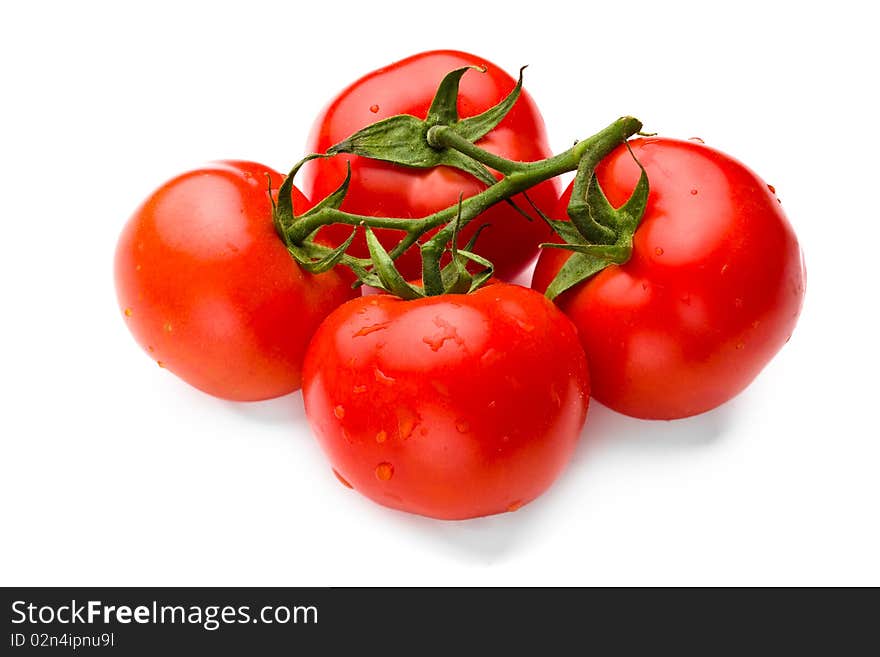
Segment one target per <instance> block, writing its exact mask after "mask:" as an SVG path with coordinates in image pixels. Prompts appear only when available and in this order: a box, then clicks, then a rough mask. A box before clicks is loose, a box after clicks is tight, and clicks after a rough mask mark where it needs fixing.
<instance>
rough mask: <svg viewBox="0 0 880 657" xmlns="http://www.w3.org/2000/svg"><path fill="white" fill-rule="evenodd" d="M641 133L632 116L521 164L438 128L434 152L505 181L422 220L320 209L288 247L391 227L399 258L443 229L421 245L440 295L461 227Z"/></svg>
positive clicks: (355, 265)
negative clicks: (327, 230)
mask: <svg viewBox="0 0 880 657" xmlns="http://www.w3.org/2000/svg"><path fill="white" fill-rule="evenodd" d="M641 129H642V123H641V122H640V121H639V120H638V119H635V118H633V117H631V116H626V117H622V118H620V119H618V120H617V121H615V122H614V123H612V124H611V125H609V126H608V127H606V128H605V129H603V130H601V131H600V132H598V133H596V134H595V135H593V136H592V137H589V138H588V139H584V140H583V141H579V142H578V143H577V144H575V145H574V146H573V147H572V148H569V149H568V150H567V151H565V152H563V153H560V154H559V155H556V156H553V157H550V158H548V159H546V160H539V161H537V162H517V161H513V160H507V159H505V158H502V157H499V156H497V155H495V154H493V153H489V152H488V151H485V150H483V149H482V148H480V147H478V146H476V145H474V144H472V143H471V142H469V141H468V140H467V139H464V138H463V137H460V136H459V135H458V134H456V132H455V131H454V130H453V129H451V128H450V127H449V126H445V125H436V126H433V127H431V128H430V129H429V130H428V131H427V136H426V139H427V142H428V144H429V145H430V146H431V147H432V148H435V149H452V150H455V151H458V152H459V153H462V154H464V155H467V156H468V157H470V158H472V159H473V160H476V161H477V162H480V163H482V164H484V165H486V166H487V167H490V168H492V169H494V170H496V171H498V172H499V173H501V174H503V177H502V178H501V179H500V180H498V181H497V182H496V183H494V184H493V185H490V186H489V187H487V188H486V189H485V190H483V191H482V192H480V193H479V194H476V195H474V196H471V197H469V198H467V199H464V200H463V201H462V202H461V204H460V205H459V204H457V203H456V204H455V205H451V206H449V207H448V208H445V209H443V210H441V211H439V212H435V213H434V214H431V215H428V216H426V217H423V218H421V219H411V218H397V217H373V216H368V215H359V214H352V213H349V212H345V211H342V210H339V209H338V208H337V207H331V206H325V207H320V206H319V207H318V208H316V211H312V212H308V213H306V214H304V215H302V216H300V217H297V218H295V219H294V221H292V222H289V223H286V224H284V225H283V231H284V238H285V242H288V243H290V244H294V245H297V244H303V243H304V242H305V241H306V240H307V239H308V238H309V237H310V236H312V235H313V234H314V233H315V232H316V231H317V230H318V229H320V228H321V227H322V226H327V225H330V224H347V225H350V226H353V227H358V226H367V227H369V228H390V229H394V230H398V231H401V232H402V233H404V235H403V237H402V239H401V240H400V241H399V242H398V243H397V244H396V245H395V247H394V248H393V249H392V250H391V251H390V253H389V255H390V256H391V258H392V259H396V258H398V257H399V256H400V255H401V254H402V253H404V252H405V251H406V250H407V249H409V248H411V247H412V246H413V245H414V244H415V243H416V242H417V241H418V240H419V238H420V237H422V236H423V235H425V233H427V232H429V231H431V230H433V229H435V228H437V227H438V226H444V227H443V228H442V229H441V230H440V231H438V232H437V233H436V234H435V235H434V236H432V237H431V238H430V239H429V240H427V241H426V242H424V243H423V244H422V245H421V250H422V258H423V272H422V274H423V283H424V286H425V293H426V294H428V295H432V294H440V293H442V291H443V284H442V281H441V278H440V258H441V256H442V255H443V252H444V251H445V249H446V246H447V244H448V243H449V240H450V239H451V238H452V235H453V233H454V232H455V230H456V228H455V226H456V225H458V227H459V228H461V227H463V226H465V225H467V224H468V223H469V222H470V221H472V220H473V219H475V218H476V217H478V216H479V215H480V214H481V213H482V212H484V211H485V210H487V209H488V208H490V207H492V206H493V205H495V204H496V203H499V202H502V201H505V200H507V199H510V198H511V197H513V196H515V195H517V194H519V193H522V192H525V191H527V190H528V189H530V188H532V187H534V186H535V185H537V184H538V183H541V182H543V181H545V180H549V179H551V178H554V177H556V176H558V175H560V174H563V173H566V172H568V171H575V170H577V169H578V168H579V167H580V166H582V163H583V162H586V163H587V165H586V166H589V168H590V171H592V168H593V166H595V163H597V162H599V161H600V160H601V159H602V158H604V157H605V156H606V155H608V154H609V153H610V152H611V151H612V150H613V149H614V148H615V147H617V146H619V145H620V144H622V143H624V142H625V141H626V140H627V139H628V138H629V137H631V136H633V135H635V134H636V133H638V132H639V131H640V130H641ZM309 157H310V158H311V157H313V156H309ZM299 167H300V165H297V166H296V167H294V170H293V171H292V172H291V173H292V174H293V173H295V172H296V171H297V170H298V169H299ZM313 250H314V251H315V253H316V254H318V253H321V254H326V253H327V252H329V251H330V249H329V248H328V247H323V249H322V248H321V247H318V246H317V245H313ZM339 262H340V263H341V264H344V265H348V266H349V267H351V268H352V269H353V270H354V271H355V273H356V274H359V273H360V272H359V270H365V269H367V267H368V264H369V260H365V259H363V258H352V257H350V256H347V255H345V254H340V257H339Z"/></svg>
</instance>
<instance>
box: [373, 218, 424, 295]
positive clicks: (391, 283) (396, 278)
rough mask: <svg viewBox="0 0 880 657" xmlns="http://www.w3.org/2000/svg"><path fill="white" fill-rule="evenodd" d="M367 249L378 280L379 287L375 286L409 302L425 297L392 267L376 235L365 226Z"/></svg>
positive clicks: (389, 257)
mask: <svg viewBox="0 0 880 657" xmlns="http://www.w3.org/2000/svg"><path fill="white" fill-rule="evenodd" d="M366 230H367V248H369V250H370V257H371V258H372V260H373V266H374V271H375V273H376V275H377V276H378V278H379V281H378V282H379V283H381V285H375V286H374V287H379V288H381V289H383V290H385V291H386V292H390V293H391V294H394V295H395V296H398V297H400V298H401V299H406V300H411V299H419V298H421V297H423V296H425V294H424V292H423V291H422V290H421V289H419V288H417V287H415V286H414V285H410V284H409V283H408V282H407V280H406V279H405V278H404V277H403V276H402V275H401V273H400V272H399V271H397V267H395V266H394V260H392V259H391V256H390V255H388V251H386V250H385V247H383V246H382V244H381V242H379V239H378V238H377V237H376V234H375V233H374V232H373V231H372V230H371V229H370V227H369V226H367V229H366Z"/></svg>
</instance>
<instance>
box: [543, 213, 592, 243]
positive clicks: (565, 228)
mask: <svg viewBox="0 0 880 657" xmlns="http://www.w3.org/2000/svg"><path fill="white" fill-rule="evenodd" d="M545 221H546V222H547V224H548V225H549V226H550V228H552V229H553V232H554V233H556V234H557V235H559V237H561V238H562V239H563V240H564V241H565V243H566V244H588V242H587V241H586V240H585V239H584V236H583V235H581V234H580V232H579V231H578V229H577V228H576V227H575V226H574V224H572V222H570V221H559V220H558V219H545ZM542 246H543V245H542Z"/></svg>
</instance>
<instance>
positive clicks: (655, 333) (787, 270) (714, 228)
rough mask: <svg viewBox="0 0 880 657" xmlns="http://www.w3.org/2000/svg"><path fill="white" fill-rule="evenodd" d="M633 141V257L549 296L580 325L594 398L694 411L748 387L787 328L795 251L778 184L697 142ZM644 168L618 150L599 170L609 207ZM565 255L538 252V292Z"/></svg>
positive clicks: (624, 408)
mask: <svg viewBox="0 0 880 657" xmlns="http://www.w3.org/2000/svg"><path fill="white" fill-rule="evenodd" d="M630 145H631V147H632V151H633V154H634V155H635V157H636V158H637V159H638V161H639V162H641V164H642V165H643V166H644V168H645V171H646V173H647V176H648V180H649V181H650V194H649V197H648V204H647V208H646V211H645V215H644V218H643V219H642V222H641V224H640V226H639V228H638V229H637V230H636V233H635V237H634V240H633V253H632V257H631V259H630V260H629V261H628V262H627V263H626V264H623V265H620V266H618V265H611V266H609V267H608V268H606V269H604V270H603V271H601V272H600V273H599V274H597V275H596V276H594V277H593V278H591V279H588V280H587V281H585V282H583V283H580V284H578V285H577V286H575V287H573V288H571V289H569V290H568V291H566V292H563V293H562V294H561V295H560V296H558V297H557V299H556V301H557V303H558V305H559V306H560V308H562V309H563V311H564V312H565V313H566V314H567V315H568V316H569V317H570V318H571V319H572V320H573V321H574V323H575V325H576V326H577V328H578V333H579V336H580V339H581V342H582V343H583V346H584V349H585V351H586V352H587V357H588V359H589V361H590V372H591V376H592V386H593V395H594V397H595V398H596V399H598V400H599V401H601V402H602V403H603V404H606V405H607V406H609V407H611V408H613V409H615V410H617V411H620V412H622V413H626V414H627V415H632V416H635V417H641V418H652V419H672V418H680V417H686V416H689V415H695V414H697V413H701V412H703V411H707V410H709V409H712V408H715V407H716V406H718V405H720V404H722V403H724V402H725V401H727V400H729V399H731V398H732V397H733V396H735V395H736V394H737V393H739V392H740V391H741V390H743V389H744V388H745V387H746V386H747V385H748V384H749V383H750V382H751V381H752V380H753V379H754V378H755V377H756V376H757V375H758V373H759V372H760V371H761V370H762V369H763V367H764V366H765V365H766V364H767V363H768V362H769V360H770V359H771V358H772V357H773V356H774V354H776V352H777V351H778V350H779V349H780V348H781V347H782V345H783V344H784V343H785V342H786V341H787V340H788V338H789V337H790V336H791V333H792V330H793V329H794V325H795V323H796V321H797V317H798V314H799V313H800V308H801V303H802V300H803V295H804V285H805V270H804V266H803V260H802V257H801V251H800V247H799V245H798V241H797V238H796V237H795V234H794V232H793V231H792V228H791V226H790V225H789V222H788V220H787V219H786V216H785V214H784V213H783V211H782V208H781V207H780V204H779V201H778V200H777V198H776V195H775V192H774V190H773V188H772V187H770V186H769V185H767V184H766V183H765V182H764V181H762V180H761V179H760V178H759V177H758V176H757V175H756V174H755V173H754V172H753V171H751V170H750V169H748V168H747V167H745V166H744V165H743V164H741V163H740V162H738V161H736V160H734V159H733V158H731V157H729V156H727V155H725V154H724V153H721V152H719V151H717V150H715V149H712V148H709V147H708V146H705V145H703V144H702V143H697V142H695V141H677V140H672V139H662V138H650V139H637V140H635V141H633V142H631V144H630ZM639 173H640V171H639V168H638V166H637V164H636V163H635V161H634V160H633V157H632V156H631V155H630V154H629V153H628V152H627V150H626V149H625V148H624V147H620V148H618V149H617V150H616V151H614V152H613V153H612V154H611V155H609V156H608V157H607V158H605V160H603V161H602V163H601V164H600V165H599V167H597V170H596V175H597V179H598V181H599V183H600V184H601V186H602V189H603V190H604V191H605V194H606V195H607V197H608V200H609V201H610V202H611V204H612V205H614V206H619V205H621V204H622V203H624V202H625V201H626V199H627V198H628V196H629V194H630V192H631V191H632V190H633V188H634V187H635V185H636V181H637V180H638V177H639ZM570 195H571V189H570V188H569V189H568V190H567V191H566V193H565V194H564V195H563V198H562V199H561V201H560V204H559V206H558V207H557V209H556V212H555V213H554V216H555V217H556V218H559V219H564V218H565V209H566V206H567V204H568V199H569V197H570ZM568 257H569V253H568V252H566V251H561V250H556V249H546V250H545V251H544V253H542V255H541V258H540V259H539V262H538V266H537V268H536V271H535V275H534V280H533V287H534V288H535V289H538V290H545V289H546V288H547V286H548V285H549V283H550V281H551V280H552V279H553V277H554V276H555V274H556V273H557V272H558V271H559V269H560V268H561V266H562V265H563V263H564V262H565V261H566V259H567V258H568Z"/></svg>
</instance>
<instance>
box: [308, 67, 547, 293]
mask: <svg viewBox="0 0 880 657" xmlns="http://www.w3.org/2000/svg"><path fill="white" fill-rule="evenodd" d="M469 65H471V66H480V67H485V68H486V72H485V73H478V72H472V73H468V74H467V75H465V76H464V77H463V78H462V80H461V86H460V89H459V96H458V110H459V115H460V116H461V117H469V116H474V115H477V114H480V113H481V112H484V111H485V110H487V109H489V108H491V107H493V106H494V105H496V104H497V103H499V102H500V101H501V100H503V99H504V98H505V96H506V95H507V94H508V93H510V91H511V90H512V89H513V87H514V85H515V81H514V79H513V78H511V77H510V76H509V75H508V74H507V73H505V72H504V71H503V70H502V69H500V68H499V67H498V66H496V65H494V64H492V63H490V62H488V61H487V60H485V59H482V58H480V57H476V56H475V55H470V54H467V53H463V52H456V51H451V50H440V51H432V52H425V53H421V54H418V55H413V56H412V57H408V58H407V59H404V60H401V61H399V62H396V63H394V64H391V65H390V66H387V67H385V68H382V69H379V70H378V71H374V72H373V73H370V74H368V75H366V76H364V77H363V78H361V79H360V80H358V81H356V82H355V83H354V84H352V85H351V86H349V87H348V88H346V89H345V90H344V91H342V92H341V93H340V94H339V95H338V96H336V98H334V99H333V100H332V101H331V102H330V103H329V104H328V106H327V107H326V108H325V109H324V111H323V112H322V113H321V115H320V116H319V117H318V119H317V120H316V122H315V124H314V126H313V128H312V132H311V136H310V137H309V143H308V150H309V151H311V152H316V153H324V152H326V151H327V149H328V148H330V147H331V146H333V145H334V144H336V143H338V142H341V141H343V140H344V139H346V138H347V137H349V136H350V135H352V134H353V133H355V132H357V131H358V130H360V129H361V128H363V127H365V126H367V125H369V124H371V123H375V122H376V121H380V120H382V119H384V118H387V117H390V116H394V115H398V114H409V115H412V116H415V117H418V118H420V119H424V118H425V116H426V115H427V113H428V108H429V107H430V105H431V101H432V99H433V97H434V94H435V92H436V91H437V85H438V84H439V82H440V81H441V80H442V79H443V77H444V76H445V75H446V74H447V73H449V72H450V71H452V70H454V69H457V68H460V67H462V66H469ZM478 145H479V146H480V147H481V148H484V149H485V150H487V151H490V152H492V153H495V154H496V155H500V156H502V157H505V158H508V159H512V160H520V161H533V160H539V159H544V158H547V157H549V156H550V155H551V152H550V148H549V145H548V143H547V137H546V134H545V130H544V121H543V119H542V118H541V115H540V113H539V112H538V108H537V106H536V105H535V103H534V101H533V100H532V98H531V97H530V96H529V95H528V93H526V92H525V91H523V92H522V94H521V96H520V97H519V99H518V100H517V102H516V104H515V105H514V106H513V108H512V109H511V110H510V113H509V114H507V116H506V117H505V118H504V119H503V120H502V121H501V123H500V124H499V125H498V126H497V127H496V128H495V129H494V130H492V131H491V132H489V133H488V134H487V135H486V136H485V137H483V139H481V140H480V141H479V142H478ZM347 161H348V162H350V163H351V184H350V186H349V189H348V194H347V195H346V197H345V200H344V201H343V203H342V206H341V209H342V210H346V211H348V212H353V213H356V214H364V215H373V216H379V215H381V216H386V217H401V218H419V217H423V216H427V215H429V214H432V213H434V212H437V211H439V210H442V209H444V208H446V207H448V206H450V205H452V204H454V203H455V202H456V201H457V200H458V198H459V194H460V193H463V194H464V197H465V198H467V197H469V196H473V195H474V194H476V193H478V192H479V191H481V190H482V189H485V185H483V184H482V183H480V182H478V181H477V180H475V179H474V178H472V177H471V176H470V175H468V174H466V173H463V172H461V171H459V170H456V169H452V168H449V167H443V166H441V167H436V168H432V169H410V168H406V167H402V166H399V165H395V164H388V163H386V162H381V161H378V160H371V159H368V158H365V157H357V156H352V155H344V156H337V157H332V158H329V159H322V160H316V161H315V162H313V163H311V164H309V165H308V166H307V167H306V168H305V169H304V173H305V178H304V183H303V190H304V191H305V193H306V195H307V196H308V197H309V198H311V199H313V200H315V201H317V200H318V199H321V198H324V197H326V196H327V195H329V194H330V193H332V192H333V191H334V190H335V189H336V188H337V187H338V186H339V184H340V183H341V182H342V180H343V179H344V178H345V172H346V162H347ZM529 197H530V198H531V200H532V201H534V202H535V204H536V205H537V206H538V207H539V208H541V209H542V210H543V211H544V212H548V211H549V210H551V209H552V208H553V206H554V205H555V203H556V201H557V200H558V198H559V190H558V187H557V184H556V182H555V180H548V181H545V182H542V183H541V184H539V185H537V186H535V187H534V188H532V189H531V190H530V191H529ZM513 200H514V201H515V202H516V204H517V205H518V206H519V207H520V208H522V209H523V210H525V211H528V212H529V213H530V214H532V215H534V212H533V211H532V210H531V207H530V205H529V203H528V201H527V200H526V199H524V198H523V196H522V195H517V196H515V197H514V198H513ZM483 224H489V228H488V229H486V230H485V231H484V232H483V233H482V235H481V237H480V241H479V245H478V249H479V252H480V253H481V254H482V255H484V256H485V257H486V258H488V259H489V260H491V261H492V262H493V263H494V264H495V271H496V274H497V275H498V276H499V277H500V278H510V277H512V276H514V275H516V274H517V273H518V272H519V271H520V270H521V269H522V268H523V267H524V266H525V265H527V264H528V263H529V262H530V261H531V260H532V259H533V258H534V256H535V255H536V254H537V252H538V244H539V243H540V242H542V241H546V239H547V238H548V237H549V231H548V229H547V227H546V225H545V224H544V223H543V222H542V221H539V220H537V219H535V220H534V221H531V222H530V221H528V220H527V219H526V218H525V217H523V216H522V215H521V214H519V213H518V212H517V211H516V210H515V209H514V208H512V207H510V206H509V205H507V204H506V203H499V204H497V205H495V206H494V207H491V208H489V209H488V210H487V211H486V212H484V213H483V214H482V215H480V216H479V217H478V218H477V219H476V221H474V222H472V223H471V225H470V226H468V228H466V229H465V230H464V231H463V233H462V239H463V241H467V240H468V239H469V238H470V237H471V236H472V235H473V233H474V231H475V230H476V229H477V227H478V226H480V225H483ZM349 233H350V228H348V227H346V226H343V225H334V226H327V227H325V228H323V229H322V230H321V233H320V238H321V239H322V240H326V241H328V242H330V243H333V244H339V243H341V242H342V241H343V240H344V239H345V238H346V237H348V235H349ZM376 234H377V236H378V237H379V239H380V241H381V242H382V243H383V245H384V246H385V247H386V248H387V249H390V248H391V247H392V246H393V245H394V244H395V243H396V240H398V239H400V237H401V233H400V232H398V231H391V230H384V229H377V230H376ZM349 253H351V254H352V255H357V256H361V257H365V256H366V255H367V248H366V244H365V242H364V239H363V236H359V237H358V238H357V240H356V241H355V242H354V244H353V245H352V247H351V249H349ZM397 265H398V267H399V268H400V271H401V273H402V274H403V275H404V276H405V277H406V278H416V277H418V276H419V275H420V273H421V270H420V261H419V258H418V253H417V250H416V249H410V250H409V251H408V252H407V253H405V254H404V255H403V256H402V257H401V258H400V259H399V260H398V261H397Z"/></svg>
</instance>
